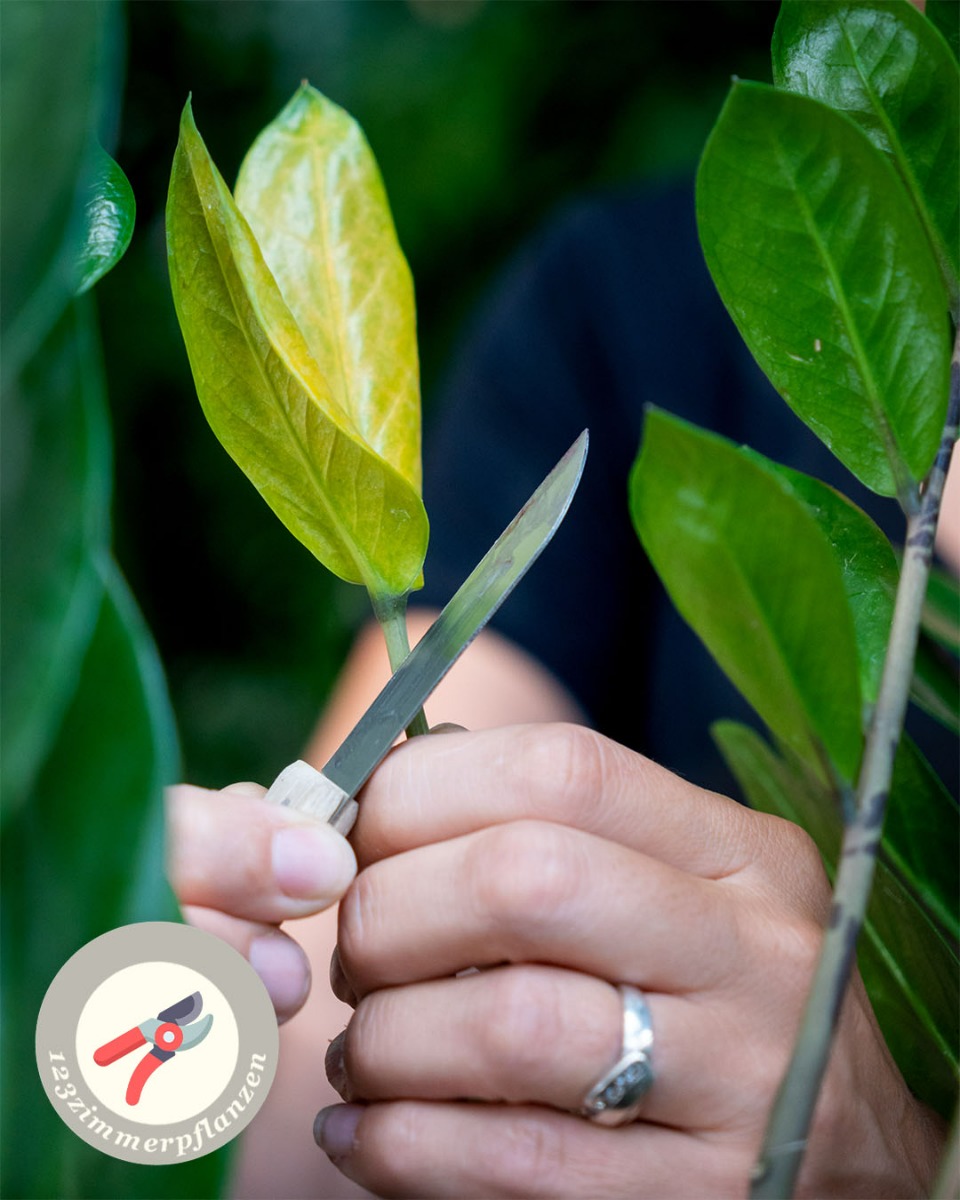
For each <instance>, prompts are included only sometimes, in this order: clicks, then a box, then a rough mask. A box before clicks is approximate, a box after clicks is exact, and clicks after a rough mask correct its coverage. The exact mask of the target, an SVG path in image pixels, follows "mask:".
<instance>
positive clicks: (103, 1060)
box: [93, 1026, 147, 1067]
mask: <svg viewBox="0 0 960 1200" xmlns="http://www.w3.org/2000/svg"><path fill="white" fill-rule="evenodd" d="M146 1044H147V1039H146V1038H145V1037H144V1036H143V1034H142V1033H141V1032H140V1030H139V1029H138V1028H137V1027H136V1026H134V1028H133V1029H128V1030H127V1032H126V1033H121V1034H120V1036H119V1037H115V1038H114V1039H113V1041H112V1042H107V1043H106V1044H105V1045H103V1046H101V1047H100V1048H99V1049H98V1050H94V1052H93V1061H94V1062H95V1063H96V1064H97V1066H99V1067H109V1066H110V1064H111V1063H112V1062H116V1061H117V1059H118V1058H123V1056H124V1055H125V1054H129V1053H130V1051H131V1050H136V1048H137V1047H138V1046H145V1045H146Z"/></svg>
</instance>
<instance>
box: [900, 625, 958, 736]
mask: <svg viewBox="0 0 960 1200" xmlns="http://www.w3.org/2000/svg"><path fill="white" fill-rule="evenodd" d="M910 699H911V700H913V702H914V703H915V704H918V705H919V706H920V707H921V708H922V709H924V710H925V711H926V712H928V713H929V714H930V715H931V716H932V717H936V719H937V720H938V721H939V722H940V723H941V724H942V725H946V727H947V728H948V729H952V730H953V732H954V733H960V675H958V667H957V658H956V655H953V654H950V653H949V652H948V651H946V650H944V649H943V648H942V647H941V646H939V645H937V643H936V642H934V641H933V640H932V639H931V638H928V637H926V635H924V634H921V636H920V641H919V642H918V644H917V653H916V657H915V658H914V663H913V680H912V683H911V687H910Z"/></svg>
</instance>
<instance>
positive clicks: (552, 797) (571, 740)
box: [512, 724, 607, 824]
mask: <svg viewBox="0 0 960 1200" xmlns="http://www.w3.org/2000/svg"><path fill="white" fill-rule="evenodd" d="M517 737H518V738H519V739H520V744H519V746H518V748H517V753H516V755H515V756H514V757H513V759H512V762H513V764H514V769H515V770H516V771H517V772H518V773H519V774H520V776H521V778H520V781H519V782H520V783H521V785H522V786H523V788H524V792H525V794H526V795H527V796H529V797H530V799H531V801H532V803H533V805H534V810H533V811H534V813H535V815H537V816H540V817H542V818H544V819H548V820H554V821H561V822H564V823H568V824H569V823H575V822H576V821H577V819H578V818H580V817H581V816H582V813H583V809H584V804H585V801H586V800H588V799H589V798H591V797H593V796H595V795H596V794H597V793H598V791H599V790H600V789H601V787H602V782H603V774H604V766H605V759H606V753H607V751H606V746H607V742H606V740H605V739H604V738H603V737H602V736H601V735H600V734H598V733H595V732H594V731H593V730H592V729H587V728H586V727H585V726H583V725H573V724H555V725H542V726H531V727H526V728H524V729H521V730H519V731H518V732H517Z"/></svg>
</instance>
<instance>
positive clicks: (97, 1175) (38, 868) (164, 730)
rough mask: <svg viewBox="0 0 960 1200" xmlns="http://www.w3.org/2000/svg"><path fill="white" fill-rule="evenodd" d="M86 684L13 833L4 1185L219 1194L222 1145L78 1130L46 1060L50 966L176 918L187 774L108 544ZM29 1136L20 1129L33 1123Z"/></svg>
mask: <svg viewBox="0 0 960 1200" xmlns="http://www.w3.org/2000/svg"><path fill="white" fill-rule="evenodd" d="M94 567H95V570H96V572H97V576H98V581H99V584H100V588H101V606H100V609H99V616H98V620H97V623H96V630H95V633H94V636H93V638H92V640H91V642H90V645H89V648H88V651H87V654H86V656H85V658H84V661H83V664H82V670H81V672H80V677H79V686H78V688H77V691H76V694H75V696H74V697H73V699H72V701H71V703H70V706H69V708H68V710H67V712H66V714H65V718H64V721H63V724H62V727H61V729H60V731H59V735H58V737H57V739H56V742H55V744H54V745H53V746H52V748H51V753H50V755H49V757H48V759H47V761H46V762H45V763H44V766H43V769H42V771H41V772H40V774H39V776H38V778H37V780H36V783H35V786H34V788H33V791H32V794H31V798H30V803H29V804H26V805H23V806H22V807H21V808H20V810H19V811H18V812H17V813H16V814H15V816H14V817H13V818H12V819H11V820H10V821H9V822H8V825H7V827H6V829H5V831H4V838H3V846H2V853H3V872H2V887H3V906H2V919H3V946H4V971H3V1005H4V1023H3V1027H4V1041H5V1047H4V1054H3V1057H2V1061H0V1081H2V1095H3V1099H4V1103H3V1106H2V1121H3V1141H4V1144H5V1145H6V1146H8V1147H9V1146H11V1145H14V1144H15V1145H16V1147H17V1152H16V1154H7V1155H5V1156H4V1176H5V1178H4V1194H5V1195H10V1196H57V1197H64V1198H68V1197H75V1198H83V1200H95V1198H99V1197H103V1198H104V1200H108V1198H113V1197H117V1196H130V1197H133V1196H138V1195H139V1196H149V1197H151V1198H160V1197H171V1198H173V1197H182V1196H212V1195H216V1194H218V1192H219V1181H220V1177H221V1175H222V1172H223V1166H224V1158H223V1155H222V1154H221V1155H212V1156H210V1157H209V1158H207V1159H198V1160H196V1161H193V1162H191V1163H189V1164H188V1165H187V1166H185V1167H180V1166H176V1167H165V1168H163V1169H162V1170H157V1168H155V1167H144V1166H135V1165H133V1164H130V1163H126V1162H123V1161H122V1160H120V1159H115V1158H111V1157H109V1156H108V1155H104V1154H101V1153H99V1152H98V1151H97V1150H95V1149H94V1148H93V1147H92V1146H88V1145H87V1144H86V1143H85V1142H83V1141H82V1140H81V1139H80V1138H78V1137H76V1136H75V1135H74V1134H73V1132H72V1131H71V1130H70V1129H69V1127H68V1126H67V1125H65V1124H64V1123H63V1121H61V1119H60V1117H59V1116H58V1115H57V1113H56V1112H55V1111H54V1110H53V1108H52V1107H51V1106H50V1104H49V1102H48V1101H47V1098H46V1096H45V1094H44V1093H43V1091H42V1089H41V1088H40V1086H39V1080H38V1078H37V1074H36V1062H35V1057H34V1033H35V1023H36V1017H37V1012H38V1011H39V1008H40V1003H41V1001H42V999H43V995H44V992H45V991H46V988H47V987H48V985H49V983H50V981H51V979H52V978H53V976H54V975H55V974H56V972H57V971H58V970H59V969H60V967H61V966H62V965H63V964H64V962H66V960H67V959H68V958H69V957H70V956H71V955H72V954H73V953H74V952H75V951H76V950H77V949H79V947H80V946H82V945H83V944H84V943H86V942H87V941H89V940H90V939H91V938H94V937H96V936H99V935H100V934H101V933H104V932H106V931H107V930H109V929H112V928H115V927H117V926H119V925H124V924H128V923H131V922H134V921H148V920H176V919H178V913H177V908H176V905H175V902H174V899H173V896H172V894H171V892H170V889H169V887H168V885H167V883H166V878H165V871H164V862H163V857H164V838H163V813H162V786H163V785H164V784H167V783H170V782H171V781H172V780H173V779H174V778H175V777H176V774H177V754H176V744H175V739H174V735H173V729H172V724H171V719H170V710H169V702H168V700H167V698H166V694H165V691H164V688H163V682H162V676H161V672H160V668H159V664H158V662H157V658H156V652H155V650H154V648H153V646H152V643H151V642H150V640H149V638H148V636H147V634H146V632H145V630H144V627H143V624H142V621H141V619H140V617H139V615H138V614H137V612H136V609H135V607H134V605H133V602H132V600H131V599H130V596H129V593H128V591H127V589H126V587H125V585H124V583H123V581H122V579H121V578H120V577H119V575H118V573H117V571H116V568H115V567H114V566H113V564H112V562H111V561H110V559H109V557H107V556H106V555H104V554H101V555H99V556H98V557H97V560H96V562H95V563H94ZM24 1130H29V1131H30V1136H29V1137H24V1136H23V1131H24Z"/></svg>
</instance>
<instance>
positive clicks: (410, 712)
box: [264, 429, 589, 836]
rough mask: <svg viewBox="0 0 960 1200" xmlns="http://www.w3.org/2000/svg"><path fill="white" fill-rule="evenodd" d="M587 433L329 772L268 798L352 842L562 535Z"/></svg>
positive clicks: (279, 788) (301, 772)
mask: <svg viewBox="0 0 960 1200" xmlns="http://www.w3.org/2000/svg"><path fill="white" fill-rule="evenodd" d="M588 440H589V438H588V431H587V430H586V429H585V430H584V431H583V433H581V434H580V436H579V437H578V438H577V440H576V441H575V442H574V443H573V445H572V446H571V447H570V449H569V450H568V451H567V452H566V454H565V455H564V456H563V458H561V459H560V461H559V462H558V463H557V465H556V466H555V467H554V468H553V470H552V471H551V472H550V474H549V475H548V476H547V477H546V479H544V481H543V483H541V484H540V486H539V487H538V488H537V490H536V491H535V492H534V493H533V495H532V496H531V497H530V499H529V500H528V501H527V502H526V504H525V505H524V506H523V508H521V509H520V511H519V512H518V513H517V515H516V516H515V517H514V518H513V520H512V521H511V522H510V524H509V525H508V526H507V528H506V529H505V530H504V531H503V533H502V534H501V535H500V536H499V537H498V538H497V540H496V541H495V542H494V543H493V545H492V546H491V547H490V549H489V550H488V551H487V553H486V554H485V555H484V556H483V558H482V559H481V560H480V562H479V563H478V564H477V566H476V567H474V569H473V571H472V572H471V573H470V575H469V576H468V577H467V579H466V581H465V582H464V583H463V584H461V586H460V588H459V590H458V591H457V592H456V593H455V595H454V596H453V598H452V599H451V600H450V601H449V603H448V604H447V606H446V608H444V610H443V611H442V612H441V613H440V615H439V617H437V619H436V620H435V621H434V623H433V624H432V625H431V626H430V628H429V629H428V630H427V632H426V633H425V634H424V635H423V637H422V638H421V639H420V641H419V642H418V643H417V644H416V646H414V648H413V650H411V652H410V654H409V655H408V656H407V657H406V658H405V659H404V660H403V662H402V663H401V664H400V666H399V667H398V668H397V670H396V671H395V672H394V673H393V675H392V677H391V678H390V680H389V682H388V683H387V684H386V686H385V687H384V688H383V690H382V691H381V692H380V694H379V696H377V698H376V700H374V702H373V703H372V704H371V705H370V707H369V708H368V709H367V711H366V712H365V713H364V715H363V716H362V717H361V718H360V720H359V721H358V722H357V724H356V725H355V726H354V727H353V729H352V730H351V732H350V733H348V734H347V736H346V738H345V739H344V740H343V742H342V743H341V745H340V747H339V749H337V750H336V751H335V752H334V754H333V755H332V757H331V758H330V760H329V762H327V764H326V766H324V768H323V770H322V771H318V770H316V768H314V767H311V766H310V765H309V764H308V763H305V762H303V761H300V760H298V761H297V762H294V763H291V764H290V765H289V766H288V767H286V768H284V770H282V771H281V772H280V774H279V775H278V776H277V778H276V779H275V780H274V781H273V783H272V785H271V786H270V789H269V791H268V792H267V794H266V796H265V797H264V799H265V800H267V801H268V802H270V803H271V804H282V805H286V806H288V807H289V808H295V809H298V810H299V811H300V812H305V813H309V814H311V815H312V816H315V817H317V818H318V819H319V820H322V821H328V822H329V823H330V824H331V825H332V826H333V827H334V829H336V830H338V831H339V832H340V833H342V834H343V835H344V836H346V835H347V834H348V833H349V832H350V830H351V829H352V828H353V823H354V821H355V820H356V818H357V812H358V806H357V801H356V795H357V793H358V792H359V791H360V789H361V788H362V787H363V785H364V784H365V783H366V782H367V780H368V779H369V778H370V776H371V775H372V774H373V772H374V771H375V770H376V768H377V766H378V765H379V764H380V762H381V761H382V759H383V758H384V756H385V755H386V753H387V751H388V750H389V749H390V748H391V746H392V745H393V744H394V742H395V741H396V740H397V738H398V737H399V735H400V733H401V732H402V731H403V730H404V729H406V727H407V726H408V725H409V724H410V721H411V720H412V719H413V717H414V715H415V714H416V713H417V711H418V710H419V709H420V708H421V707H422V706H423V704H424V702H425V701H426V699H427V697H428V696H429V695H430V694H431V692H432V691H433V689H434V688H435V687H436V686H437V684H438V683H439V682H440V680H441V679H442V678H443V677H444V675H446V673H447V672H448V671H449V670H450V668H451V667H452V666H453V664H454V663H455V662H456V661H457V659H458V658H459V657H460V655H461V654H462V653H463V652H464V650H466V648H467V646H469V645H470V643H471V642H472V641H473V639H474V638H475V637H476V636H477V634H478V633H479V632H480V630H481V629H482V628H483V627H484V625H486V623H487V622H488V621H489V620H490V618H491V617H492V616H493V614H494V613H495V612H496V611H497V609H498V608H499V607H500V605H501V604H502V603H503V602H504V600H506V598H507V597H508V596H509V595H510V593H511V592H512V591H513V589H514V588H515V587H516V586H517V584H518V583H519V582H520V580H521V579H522V578H523V576H524V575H525V574H526V573H527V571H528V570H529V569H530V567H531V566H532V565H533V563H534V562H535V561H536V560H537V558H538V557H539V556H540V553H541V551H542V550H543V549H544V547H545V546H546V545H547V543H548V542H549V541H550V539H551V538H552V537H553V535H554V534H555V533H556V531H557V529H559V527H560V523H561V521H562V520H563V518H564V517H565V516H566V513H567V509H568V508H569V507H570V501H571V500H572V499H573V494H574V492H575V491H576V490H577V485H578V484H579V482H580V476H581V475H582V473H583V464H584V462H585V460H586V457H587V444H588Z"/></svg>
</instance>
